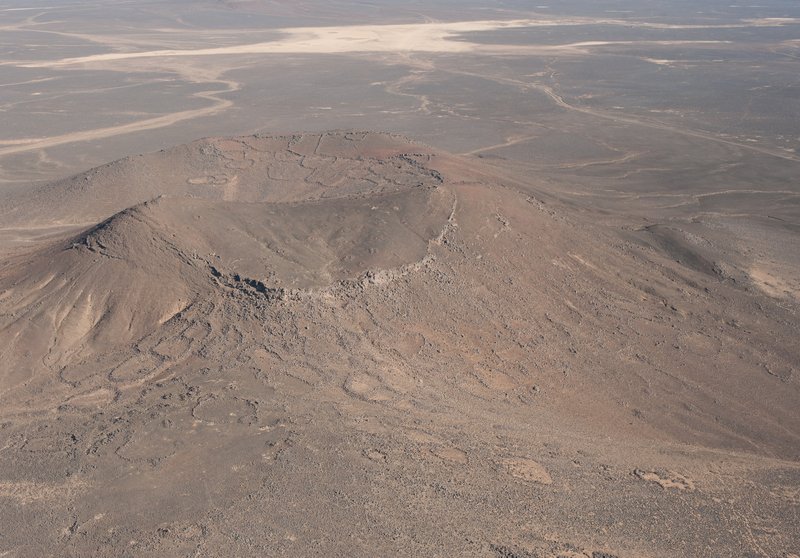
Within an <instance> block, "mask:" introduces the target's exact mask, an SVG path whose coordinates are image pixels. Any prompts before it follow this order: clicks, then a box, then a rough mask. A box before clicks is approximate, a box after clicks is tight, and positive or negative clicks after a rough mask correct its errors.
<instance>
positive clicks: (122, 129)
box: [0, 80, 241, 156]
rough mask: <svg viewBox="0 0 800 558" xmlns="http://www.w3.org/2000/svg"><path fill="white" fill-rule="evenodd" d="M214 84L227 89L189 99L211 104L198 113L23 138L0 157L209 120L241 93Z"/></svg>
mask: <svg viewBox="0 0 800 558" xmlns="http://www.w3.org/2000/svg"><path fill="white" fill-rule="evenodd" d="M217 83H223V84H225V85H226V86H227V87H226V88H225V89H218V90H212V91H200V92H198V93H195V94H193V95H192V97H197V98H200V99H206V100H208V101H212V102H213V104H212V105H211V106H208V107H204V108H200V109H191V110H183V111H180V112H173V113H171V114H165V115H163V116H156V117H154V118H146V119H144V120H138V121H136V122H130V123H128V124H121V125H119V126H108V127H105V128H94V129H92V130H82V131H80V132H72V133H69V134H62V135H59V136H50V137H46V138H41V139H39V138H23V139H18V140H14V145H12V146H10V147H3V148H0V156H4V155H12V154H16V153H23V152H26V151H35V150H38V149H46V148H48V147H55V146H57V145H63V144H66V143H73V142H80V141H92V140H98V139H103V138H110V137H113V136H118V135H121V134H130V133H132V132H141V131H144V130H153V129H155V128H163V127H165V126H171V125H172V124H175V123H176V122H181V121H183V120H191V119H193V118H200V117H202V116H211V115H214V114H217V113H219V112H222V111H224V110H226V109H228V108H230V107H232V106H233V101H230V100H228V99H225V98H223V97H221V95H223V94H225V93H232V92H234V91H238V90H239V89H240V87H241V86H240V84H239V83H238V82H235V81H230V80H217Z"/></svg>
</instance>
